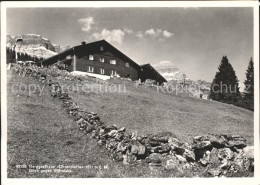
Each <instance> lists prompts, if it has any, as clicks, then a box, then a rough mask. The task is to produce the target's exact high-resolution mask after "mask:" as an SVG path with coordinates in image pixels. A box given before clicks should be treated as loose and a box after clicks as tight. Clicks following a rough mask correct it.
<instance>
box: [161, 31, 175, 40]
mask: <svg viewBox="0 0 260 185" xmlns="http://www.w3.org/2000/svg"><path fill="white" fill-rule="evenodd" d="M163 36H164V37H166V38H170V37H172V36H173V33H171V32H168V31H167V30H164V31H163Z"/></svg>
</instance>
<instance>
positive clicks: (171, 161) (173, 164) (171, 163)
mask: <svg viewBox="0 0 260 185" xmlns="http://www.w3.org/2000/svg"><path fill="white" fill-rule="evenodd" d="M179 164H180V161H179V160H178V159H177V157H176V156H168V157H167V159H166V161H165V165H164V167H165V168H167V169H177V168H178V165H179Z"/></svg>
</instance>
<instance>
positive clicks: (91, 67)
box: [41, 40, 166, 84]
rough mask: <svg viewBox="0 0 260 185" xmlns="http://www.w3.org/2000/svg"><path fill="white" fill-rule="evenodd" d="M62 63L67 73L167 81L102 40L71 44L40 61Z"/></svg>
mask: <svg viewBox="0 0 260 185" xmlns="http://www.w3.org/2000/svg"><path fill="white" fill-rule="evenodd" d="M53 64H63V65H65V68H66V69H67V70H68V71H69V72H75V71H77V72H84V73H85V74H89V75H90V76H91V74H92V75H102V76H107V77H110V76H111V75H119V76H120V77H124V78H130V79H132V80H138V79H141V81H142V82H143V81H145V80H146V79H152V80H155V81H156V82H158V83H159V84H161V83H163V82H166V80H165V79H164V78H163V77H162V76H161V75H160V74H159V73H158V72H157V71H156V70H155V69H154V68H153V67H152V66H151V65H150V64H146V65H142V66H140V65H138V64H137V63H135V62H134V61H133V60H131V59H130V58H129V57H127V56H126V55H125V54H123V53H122V52H120V51H119V50H118V49H116V48H115V47H114V46H112V45H111V44H109V43H108V42H107V41H105V40H100V41H96V42H92V43H88V44H86V43H85V42H82V44H81V45H78V46H75V47H72V48H70V49H68V50H66V51H63V52H61V53H59V54H57V55H54V56H52V57H50V58H47V59H45V60H43V61H42V62H41V65H42V66H50V65H53Z"/></svg>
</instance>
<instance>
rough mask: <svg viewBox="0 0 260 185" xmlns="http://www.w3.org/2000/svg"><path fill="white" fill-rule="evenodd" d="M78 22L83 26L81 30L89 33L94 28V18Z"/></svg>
mask: <svg viewBox="0 0 260 185" xmlns="http://www.w3.org/2000/svg"><path fill="white" fill-rule="evenodd" d="M78 22H79V23H80V24H81V25H82V28H81V30H82V31H86V32H89V31H90V30H91V28H92V25H93V24H94V18H93V17H88V18H82V19H79V20H78Z"/></svg>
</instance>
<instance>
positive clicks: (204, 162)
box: [199, 151, 210, 166]
mask: <svg viewBox="0 0 260 185" xmlns="http://www.w3.org/2000/svg"><path fill="white" fill-rule="evenodd" d="M209 159H210V151H206V152H205V153H204V155H203V158H201V159H200V160H199V161H200V163H201V164H202V165H203V166H207V165H208V163H209Z"/></svg>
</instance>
